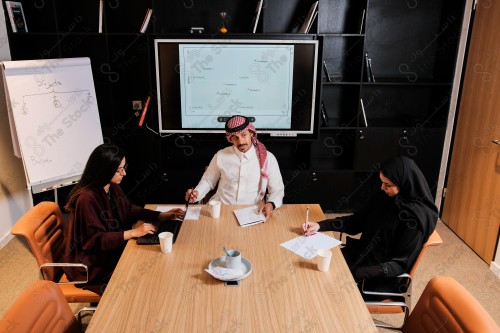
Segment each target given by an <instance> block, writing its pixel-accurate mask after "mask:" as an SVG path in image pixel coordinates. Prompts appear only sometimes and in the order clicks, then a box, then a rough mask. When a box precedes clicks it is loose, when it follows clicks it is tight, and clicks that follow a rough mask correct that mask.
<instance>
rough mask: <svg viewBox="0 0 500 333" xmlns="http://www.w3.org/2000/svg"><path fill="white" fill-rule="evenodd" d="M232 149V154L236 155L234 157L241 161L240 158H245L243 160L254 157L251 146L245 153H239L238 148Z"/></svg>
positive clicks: (253, 147)
mask: <svg viewBox="0 0 500 333" xmlns="http://www.w3.org/2000/svg"><path fill="white" fill-rule="evenodd" d="M232 147H233V151H234V153H235V154H236V156H238V158H239V159H240V160H241V159H242V158H245V159H251V158H252V156H255V155H256V153H255V146H254V145H253V144H251V147H250V149H248V150H247V152H246V153H242V152H241V151H239V150H238V148H236V147H235V146H232Z"/></svg>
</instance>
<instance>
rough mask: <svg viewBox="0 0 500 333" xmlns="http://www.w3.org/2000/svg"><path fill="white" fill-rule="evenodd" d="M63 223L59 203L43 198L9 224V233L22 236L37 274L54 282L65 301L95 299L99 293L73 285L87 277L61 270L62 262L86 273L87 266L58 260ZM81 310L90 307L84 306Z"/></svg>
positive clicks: (62, 251)
mask: <svg viewBox="0 0 500 333" xmlns="http://www.w3.org/2000/svg"><path fill="white" fill-rule="evenodd" d="M65 223H66V222H65V220H64V216H63V214H62V213H61V210H60V209H59V206H58V205H57V204H56V203H54V202H49V201H44V202H40V203H39V204H37V205H36V206H35V207H33V208H32V209H30V210H29V211H28V212H26V213H25V214H24V215H23V216H22V217H21V218H20V219H19V220H18V221H17V222H16V224H15V225H14V227H12V229H11V233H12V234H13V235H16V236H22V237H24V238H25V239H26V241H27V242H28V244H29V246H30V248H31V251H32V252H33V255H34V256H35V258H36V261H37V263H38V265H39V266H40V275H41V276H42V277H43V279H44V280H49V281H53V282H56V283H58V284H59V287H60V288H61V291H62V293H63V295H64V298H65V299H66V301H67V302H68V303H96V302H99V300H100V299H101V296H100V295H98V294H96V293H94V292H92V291H89V290H85V289H82V288H77V287H76V286H75V284H78V283H86V282H87V281H73V282H69V281H68V279H67V278H66V275H65V274H64V272H63V269H62V267H63V266H71V267H79V269H85V270H86V271H87V275H88V270H87V266H85V265H83V264H78V263H62V258H63V256H64V249H65V242H64V236H65V230H64V229H65ZM82 310H93V309H92V308H88V307H86V308H83V309H82ZM82 310H81V311H82Z"/></svg>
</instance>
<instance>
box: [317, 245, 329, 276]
mask: <svg viewBox="0 0 500 333" xmlns="http://www.w3.org/2000/svg"><path fill="white" fill-rule="evenodd" d="M331 261H332V251H330V250H328V249H322V250H318V269H319V270H320V271H322V272H328V270H329V269H330V262H331Z"/></svg>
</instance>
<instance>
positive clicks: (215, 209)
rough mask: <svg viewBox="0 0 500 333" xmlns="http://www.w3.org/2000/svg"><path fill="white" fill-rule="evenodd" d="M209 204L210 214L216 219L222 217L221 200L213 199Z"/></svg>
mask: <svg viewBox="0 0 500 333" xmlns="http://www.w3.org/2000/svg"><path fill="white" fill-rule="evenodd" d="M208 206H210V216H212V217H213V218H214V219H218V218H219V217H220V207H221V202H220V201H218V200H211V201H210V202H209V203H208Z"/></svg>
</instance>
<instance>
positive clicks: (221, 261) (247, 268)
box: [208, 256, 252, 281]
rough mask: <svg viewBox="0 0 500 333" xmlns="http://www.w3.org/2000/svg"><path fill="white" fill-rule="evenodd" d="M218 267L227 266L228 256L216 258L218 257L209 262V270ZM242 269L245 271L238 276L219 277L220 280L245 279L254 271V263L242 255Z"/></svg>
mask: <svg viewBox="0 0 500 333" xmlns="http://www.w3.org/2000/svg"><path fill="white" fill-rule="evenodd" d="M216 267H226V256H222V257H219V258H216V259H214V260H212V261H211V262H210V264H208V269H209V270H213V269H215V268H216ZM241 270H242V271H243V274H242V275H241V276H239V277H237V278H234V279H219V280H221V281H239V280H243V279H244V278H246V277H247V276H249V275H250V273H252V263H250V261H248V260H247V259H245V258H243V257H241Z"/></svg>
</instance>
